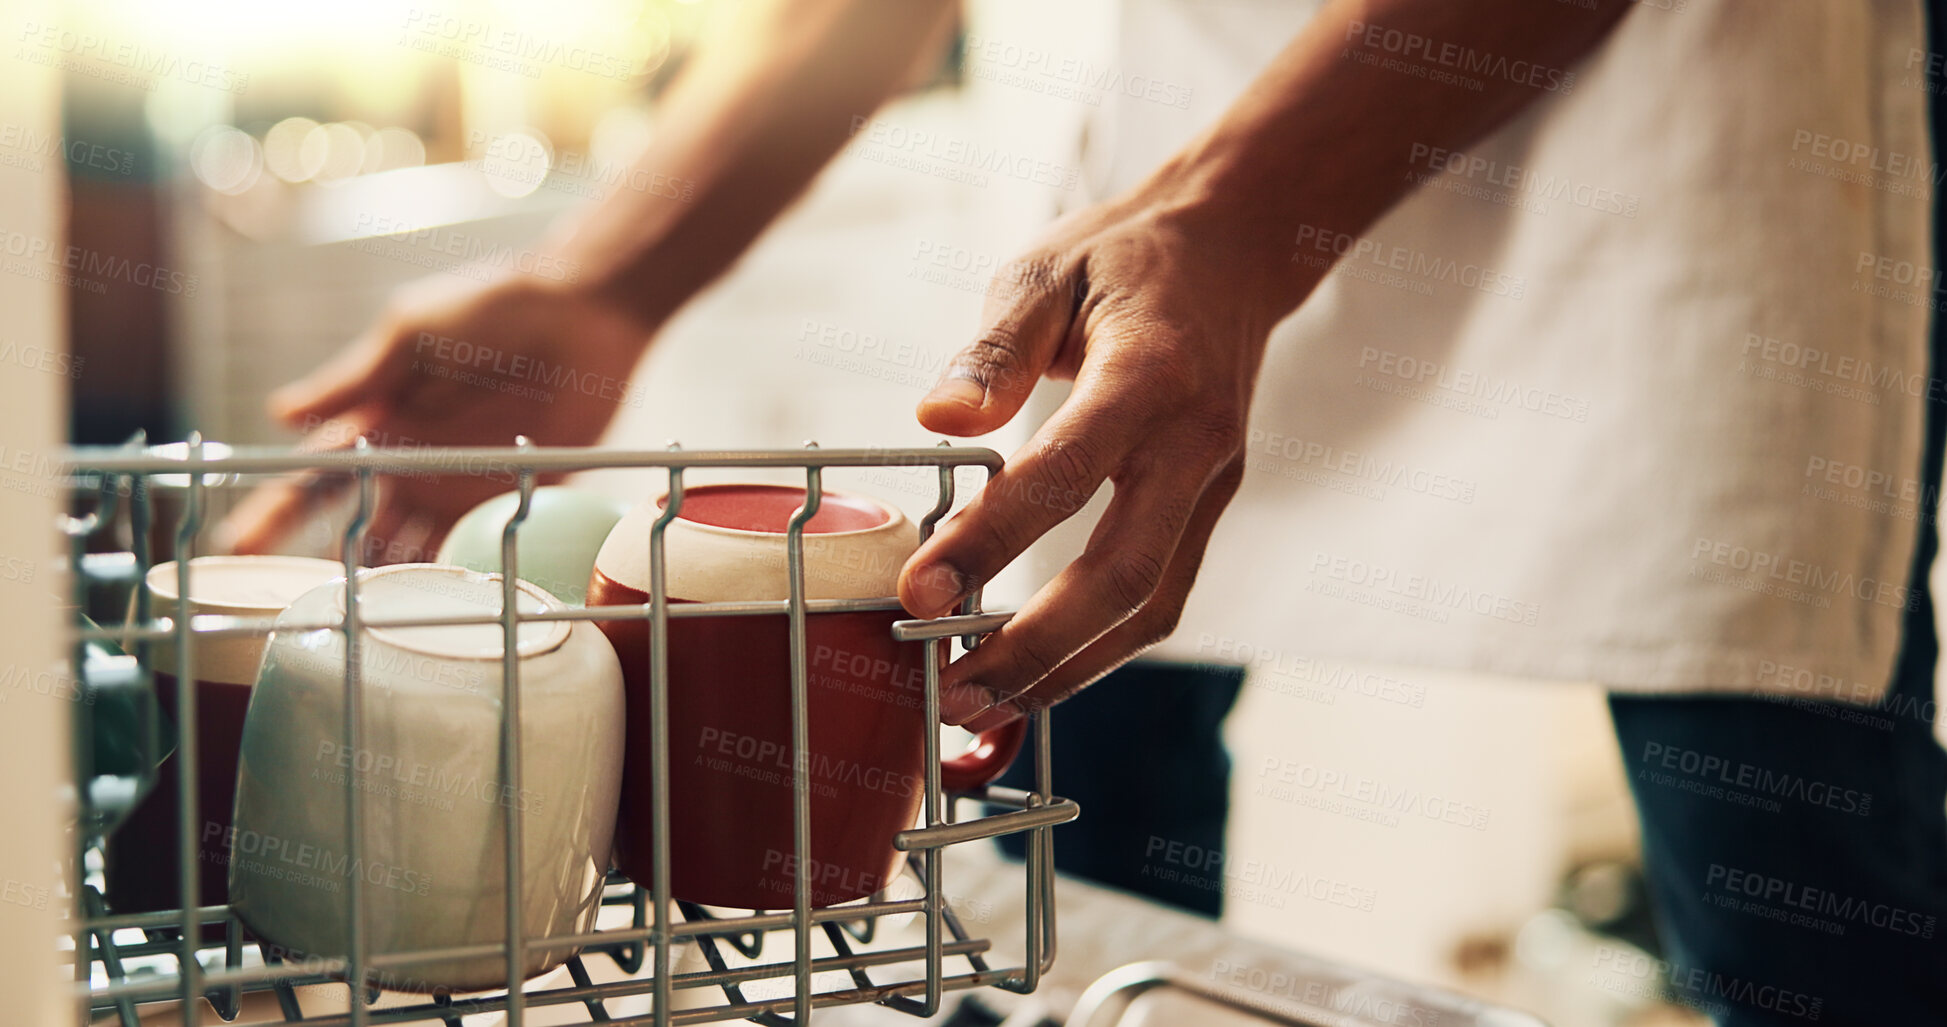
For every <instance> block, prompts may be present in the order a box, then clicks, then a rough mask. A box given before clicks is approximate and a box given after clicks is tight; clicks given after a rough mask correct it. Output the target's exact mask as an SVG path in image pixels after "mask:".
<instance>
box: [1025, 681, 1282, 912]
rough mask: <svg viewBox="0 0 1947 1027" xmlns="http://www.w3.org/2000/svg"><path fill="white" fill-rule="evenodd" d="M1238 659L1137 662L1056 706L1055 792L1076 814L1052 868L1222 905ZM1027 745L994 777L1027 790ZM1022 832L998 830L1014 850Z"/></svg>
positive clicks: (1058, 836)
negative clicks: (1228, 732)
mask: <svg viewBox="0 0 1947 1027" xmlns="http://www.w3.org/2000/svg"><path fill="white" fill-rule="evenodd" d="M1243 681H1244V672H1243V669H1242V668H1237V667H1219V666H1206V665H1203V664H1190V663H1163V662H1153V661H1139V662H1136V663H1131V664H1129V665H1127V666H1125V667H1123V668H1121V669H1119V670H1117V671H1115V672H1114V673H1112V674H1110V675H1109V676H1108V677H1105V678H1103V679H1102V680H1100V681H1098V682H1096V683H1095V684H1093V685H1091V686H1089V688H1088V689H1087V690H1085V691H1083V692H1082V693H1081V694H1079V695H1077V696H1075V697H1074V698H1073V699H1070V700H1068V701H1067V702H1064V703H1062V704H1061V705H1060V706H1057V707H1055V710H1054V714H1053V716H1054V720H1053V724H1054V731H1053V742H1054V753H1053V759H1054V771H1055V784H1056V789H1055V791H1056V794H1059V795H1062V796H1066V797H1067V798H1070V799H1074V800H1075V802H1076V803H1077V804H1078V805H1079V806H1081V809H1082V812H1081V816H1080V817H1078V818H1077V819H1076V820H1075V822H1074V823H1072V824H1068V825H1065V826H1063V827H1060V828H1057V829H1056V830H1055V831H1054V844H1055V866H1056V867H1057V868H1058V869H1060V870H1061V871H1063V872H1064V873H1070V874H1074V875H1076V876H1079V877H1085V878H1088V879H1089V880H1092V881H1096V882H1098V883H1101V884H1106V885H1108V886H1110V887H1112V888H1120V889H1122V890H1124V891H1129V892H1134V893H1136V894H1138V895H1142V896H1144V897H1147V898H1151V899H1155V900H1157V901H1159V902H1165V903H1168V904H1170V905H1174V906H1178V907H1181V908H1183V909H1187V910H1189V911H1190V912H1193V913H1202V914H1204V915H1205V916H1213V917H1214V916H1216V915H1217V914H1218V913H1219V912H1221V911H1222V909H1223V899H1224V896H1223V891H1222V889H1221V887H1220V886H1219V885H1217V884H1215V883H1213V882H1218V881H1221V880H1222V878H1223V875H1222V864H1221V862H1217V863H1212V862H1211V859H1212V857H1214V856H1217V855H1218V854H1221V853H1222V852H1223V849H1224V820H1225V817H1226V816H1227V815H1228V814H1229V812H1230V754H1229V753H1228V752H1227V751H1225V749H1224V742H1223V734H1222V731H1223V722H1224V715H1225V714H1227V713H1229V712H1230V707H1231V704H1232V703H1234V702H1236V700H1237V690H1238V687H1239V686H1240V685H1242V684H1243ZM1033 768H1034V762H1033V760H1031V759H1029V758H1028V756H1027V754H1023V755H1022V757H1021V758H1020V759H1018V760H1016V761H1015V763H1014V766H1013V767H1011V768H1009V770H1008V772H1007V773H1006V774H1005V775H1003V776H1002V777H1001V780H1000V782H999V783H1001V784H1003V785H1006V786H1008V787H1010V788H1023V789H1031V788H1033V787H1034V779H1033ZM1025 844H1026V842H1025V837H1024V836H1022V835H1011V836H1009V837H1006V838H1002V839H1001V848H1002V849H1003V850H1004V851H1006V852H1007V853H1008V854H1010V855H1012V856H1014V857H1016V858H1020V857H1021V856H1022V855H1023V853H1024V851H1025V848H1024V847H1025Z"/></svg>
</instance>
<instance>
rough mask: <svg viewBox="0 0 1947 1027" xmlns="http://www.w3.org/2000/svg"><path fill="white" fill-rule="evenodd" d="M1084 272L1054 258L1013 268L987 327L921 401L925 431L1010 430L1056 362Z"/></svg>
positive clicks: (994, 291)
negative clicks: (1004, 427) (1009, 424)
mask: <svg viewBox="0 0 1947 1027" xmlns="http://www.w3.org/2000/svg"><path fill="white" fill-rule="evenodd" d="M1081 281H1082V270H1081V268H1080V266H1079V265H1068V266H1066V267H1064V266H1063V265H1062V264H1061V263H1059V258H1057V257H1055V256H1053V255H1051V254H1040V255H1030V256H1028V257H1024V258H1022V259H1021V260H1018V261H1015V262H1014V263H1013V264H1010V265H1009V266H1008V268H1007V269H1006V270H1004V271H1002V272H1000V273H999V274H997V275H995V276H994V279H993V281H992V282H991V283H990V291H989V293H988V302H987V309H986V310H985V311H984V312H983V314H982V318H981V320H982V322H983V324H984V327H983V328H982V329H981V333H980V337H979V338H977V339H975V340H974V342H973V344H972V345H970V346H968V347H967V348H966V349H963V350H961V351H960V352H959V353H958V354H957V355H956V356H955V357H954V358H953V362H952V363H951V364H950V365H949V366H948V367H947V370H946V372H945V373H944V374H942V375H941V376H940V381H939V384H937V385H935V386H933V391H932V392H929V393H927V395H926V398H924V399H922V400H920V401H919V410H918V415H919V423H920V424H922V425H924V426H925V427H926V429H927V430H928V431H934V432H939V433H940V434H942V435H960V436H966V435H984V434H986V433H988V432H990V431H993V430H995V429H996V428H999V427H1000V426H1001V425H1003V424H1006V423H1007V422H1008V420H1009V419H1010V418H1012V417H1013V416H1014V415H1015V413H1016V412H1018V411H1019V410H1020V409H1021V404H1023V403H1025V402H1027V398H1028V394H1029V393H1031V392H1033V391H1034V385H1035V383H1036V382H1037V381H1040V380H1041V374H1042V372H1043V371H1045V370H1046V369H1047V367H1048V365H1049V364H1050V363H1051V362H1052V361H1053V360H1054V356H1055V353H1056V352H1057V351H1058V350H1060V348H1061V345H1062V341H1063V340H1064V339H1065V338H1067V336H1068V332H1069V329H1070V326H1071V325H1072V323H1073V321H1074V316H1075V305H1076V297H1077V296H1078V295H1080V294H1081V292H1082V285H1081Z"/></svg>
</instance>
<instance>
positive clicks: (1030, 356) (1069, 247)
mask: <svg viewBox="0 0 1947 1027" xmlns="http://www.w3.org/2000/svg"><path fill="white" fill-rule="evenodd" d="M1193 192H1194V190H1190V189H1183V188H1179V187H1175V186H1154V185H1152V186H1146V187H1145V188H1144V189H1141V190H1138V192H1137V194H1136V195H1135V196H1133V197H1131V198H1128V199H1125V200H1121V201H1117V202H1115V203H1112V204H1108V205H1104V206H1099V207H1095V208H1091V209H1087V210H1083V211H1080V212H1077V213H1076V214H1074V215H1072V216H1070V217H1068V218H1065V219H1063V220H1062V221H1060V222H1058V223H1057V224H1056V225H1055V226H1053V228H1052V229H1051V230H1050V231H1049V233H1048V234H1047V235H1046V236H1045V237H1044V239H1043V240H1042V241H1041V242H1040V244H1039V245H1037V246H1035V247H1034V248H1033V249H1032V250H1030V252H1029V253H1028V254H1027V255H1026V256H1024V257H1022V258H1020V259H1019V260H1017V261H1016V262H1014V264H1013V265H1011V266H1010V268H1009V269H1007V270H1006V271H1004V272H1003V273H1002V275H1001V276H999V277H997V279H996V282H995V288H994V290H993V291H992V292H991V293H990V298H989V302H988V305H987V309H986V310H985V312H984V314H983V318H982V320H983V324H984V326H983V329H982V331H981V334H980V337H979V339H978V340H977V341H975V342H974V344H973V345H971V346H969V347H967V348H966V349H965V350H963V351H962V352H961V353H960V354H959V355H958V356H957V357H956V358H955V359H954V361H953V363H952V364H951V366H950V367H949V368H948V370H947V372H946V374H945V375H944V376H943V377H942V379H941V381H940V383H939V384H938V385H936V386H935V387H934V389H933V391H932V392H931V393H930V394H928V395H927V397H926V398H925V399H924V400H922V401H921V403H920V406H919V419H920V422H921V423H922V424H924V425H925V426H926V427H927V428H928V429H930V430H933V431H937V432H941V433H943V434H947V435H960V436H966V435H978V434H982V433H985V432H989V431H993V430H994V429H996V428H998V427H1000V426H1001V425H1002V424H1004V423H1006V422H1007V421H1008V420H1009V419H1010V418H1012V417H1013V416H1014V414H1015V413H1016V412H1017V411H1018V410H1020V408H1021V405H1022V403H1023V402H1024V401H1025V400H1026V399H1027V396H1028V393H1029V392H1030V391H1031V390H1032V389H1033V387H1034V384H1035V382H1036V380H1037V379H1039V378H1040V377H1041V376H1042V375H1048V376H1050V377H1056V378H1072V379H1073V380H1074V382H1075V385H1074V389H1073V391H1072V392H1071V394H1070V395H1069V397H1068V398H1067V400H1066V401H1065V402H1064V403H1063V404H1062V406H1061V408H1060V410H1058V411H1057V412H1056V413H1055V415H1054V416H1053V417H1051V418H1049V420H1048V421H1047V423H1045V424H1044V425H1042V426H1041V429H1040V430H1039V431H1038V432H1036V433H1035V435H1034V437H1033V438H1032V439H1031V440H1029V442H1028V443H1027V444H1026V445H1025V446H1023V447H1022V448H1021V449H1020V450H1019V451H1018V452H1016V453H1015V454H1014V456H1013V457H1012V458H1010V459H1009V460H1008V462H1007V466H1006V467H1005V469H1003V470H1002V471H1000V472H999V473H997V474H996V475H995V476H994V477H993V479H992V480H991V481H990V482H988V484H987V485H986V487H985V488H983V489H982V490H981V492H980V493H979V495H977V496H976V497H975V498H974V499H973V500H972V502H970V503H969V504H968V505H967V506H966V507H965V508H964V509H962V510H961V511H960V512H959V513H958V514H956V515H955V516H954V517H952V518H951V519H949V520H947V521H945V522H943V523H942V524H941V525H940V526H939V528H938V530H937V531H936V532H935V533H934V534H933V536H932V537H931V538H930V539H928V540H927V542H926V543H925V544H924V545H922V546H921V547H920V548H919V550H918V552H916V553H915V554H914V555H913V557H912V558H911V560H909V561H908V562H907V564H906V566H905V568H904V570H903V572H902V574H901V578H900V600H901V602H902V603H903V604H904V605H905V607H906V609H907V610H908V611H910V612H911V613H913V614H914V615H915V616H920V617H937V616H940V615H942V614H945V613H948V612H950V611H951V610H952V609H953V607H954V605H955V604H956V603H958V602H959V600H960V599H962V598H963V597H964V596H966V595H967V594H968V593H969V592H971V591H972V590H973V589H974V588H976V587H978V586H979V585H981V584H982V583H984V582H986V581H987V580H988V579H990V578H992V577H993V576H994V574H995V573H996V572H998V571H999V570H1000V569H1001V568H1002V567H1004V566H1006V564H1007V563H1008V562H1009V561H1011V560H1013V559H1014V558H1015V557H1016V556H1018V555H1020V554H1021V552H1022V551H1023V550H1024V549H1026V548H1027V546H1028V545H1029V544H1030V543H1031V542H1033V541H1034V540H1035V539H1037V538H1039V537H1040V536H1041V535H1042V534H1044V533H1046V532H1047V531H1048V530H1049V529H1050V528H1052V527H1053V526H1054V525H1056V524H1057V523H1059V522H1061V521H1063V520H1065V519H1067V518H1068V517H1069V516H1071V515H1073V514H1074V513H1075V512H1076V511H1078V510H1080V509H1081V508H1082V506H1083V504H1085V503H1086V502H1088V500H1089V498H1090V497H1091V496H1093V495H1094V494H1095V492H1096V491H1097V490H1098V489H1099V488H1100V487H1101V486H1102V484H1103V482H1105V481H1108V482H1113V483H1114V499H1113V500H1112V501H1111V502H1110V504H1109V506H1108V509H1107V511H1106V512H1105V513H1104V514H1103V516H1102V520H1101V523H1100V524H1099V525H1098V526H1097V527H1096V529H1095V531H1094V533H1093V535H1092V536H1091V537H1090V539H1089V541H1088V545H1087V547H1086V549H1085V551H1084V552H1083V553H1082V554H1081V556H1080V557H1079V558H1077V559H1076V560H1075V561H1074V563H1072V564H1070V565H1069V566H1068V567H1067V568H1066V569H1065V570H1063V571H1062V572H1061V574H1059V575H1058V576H1057V577H1056V578H1055V580H1054V581H1052V582H1051V583H1049V584H1048V585H1047V586H1046V587H1045V588H1043V589H1042V590H1041V591H1040V592H1038V593H1037V594H1036V595H1035V596H1034V597H1033V598H1032V599H1030V600H1029V601H1028V603H1027V604H1026V605H1025V606H1023V607H1022V608H1021V611H1020V613H1019V614H1018V615H1017V616H1016V617H1015V618H1014V619H1013V620H1012V621H1011V622H1010V623H1008V624H1007V625H1006V626H1005V627H1003V628H1001V629H1000V630H999V631H997V632H995V633H993V634H992V635H990V636H989V637H988V638H987V639H986V641H985V642H984V643H983V644H982V645H981V646H980V647H979V648H977V649H975V650H974V651H972V652H970V653H968V654H967V655H966V656H964V657H963V658H961V659H960V660H958V661H955V662H954V663H952V664H951V665H949V667H948V668H947V670H946V672H945V673H944V675H943V676H942V678H941V693H940V698H941V716H942V719H944V720H946V721H947V722H949V723H955V724H964V725H966V726H968V727H969V728H972V729H974V730H985V729H987V728H990V727H993V726H995V725H997V724H1000V723H1003V722H1005V721H1007V720H1009V719H1012V718H1013V717H1015V716H1018V715H1020V714H1022V713H1026V712H1031V711H1033V710H1035V709H1040V708H1043V707H1045V706H1047V705H1050V704H1053V703H1055V702H1059V701H1060V700H1062V699H1064V698H1066V697H1067V696H1069V695H1071V694H1073V693H1075V692H1076V691H1079V690H1080V689H1081V688H1083V687H1084V686H1086V685H1088V684H1089V683H1090V682H1092V681H1094V680H1095V679H1097V678H1099V677H1101V676H1102V675H1104V674H1106V673H1108V672H1109V671H1110V670H1113V669H1114V668H1116V667H1117V666H1120V665H1121V664H1122V663H1124V662H1126V661H1127V660H1129V659H1130V658H1131V657H1133V656H1135V655H1136V654H1137V653H1139V652H1141V651H1142V650H1143V649H1146V648H1148V647H1149V646H1151V645H1154V644H1155V643H1157V642H1159V641H1161V640H1162V639H1163V638H1165V637H1167V636H1168V635H1169V634H1170V632H1171V631H1172V630H1174V629H1175V627H1176V622H1177V619H1178V617H1180V616H1181V613H1182V609H1183V603H1184V600H1185V598H1186V597H1187V595H1188V594H1189V591H1190V586H1191V584H1192V583H1193V582H1194V581H1195V579H1196V573H1197V567H1198V565H1199V564H1200V563H1201V562H1202V560H1203V552H1204V548H1205V545H1206V544H1207V543H1208V542H1209V539H1210V534H1211V531H1212V530H1213V529H1214V528H1215V527H1216V524H1217V518H1218V516H1219V515H1220V514H1221V513H1222V512H1223V509H1224V507H1225V506H1226V505H1227V504H1228V503H1229V502H1230V499H1231V497H1232V495H1234V494H1235V493H1236V490H1237V487H1238V484H1239V482H1240V481H1241V480H1242V477H1243V449H1242V446H1243V440H1244V425H1245V417H1246V414H1247V412H1248V410H1249V408H1250V399H1251V393H1252V390H1253V388H1254V386H1255V383H1256V378H1257V372H1258V367H1259V364H1260V362H1261V359H1262V355H1263V351H1264V345H1265V341H1266V338H1267V336H1268V335H1269V334H1270V330H1271V327H1272V325H1274V324H1276V322H1277V321H1278V319H1279V318H1281V317H1282V316H1283V315H1284V314H1285V313H1287V312H1289V311H1290V310H1291V309H1293V308H1295V307H1296V306H1297V305H1298V303H1299V302H1300V301H1301V300H1302V299H1303V298H1304V296H1305V295H1307V294H1308V293H1309V292H1310V290H1311V288H1312V287H1313V286H1314V285H1315V284H1316V282H1317V278H1318V276H1317V273H1316V272H1313V271H1308V270H1306V269H1305V268H1304V267H1303V266H1302V265H1297V264H1293V263H1292V262H1291V259H1290V245H1289V241H1288V240H1289V235H1288V233H1287V232H1285V231H1284V230H1283V229H1282V228H1281V227H1273V226H1271V225H1269V224H1266V223H1263V222H1264V221H1265V220H1266V219H1263V218H1253V217H1252V215H1251V212H1250V211H1248V210H1237V209H1226V207H1225V205H1224V204H1221V203H1218V202H1215V201H1211V200H1207V199H1189V200H1186V199H1183V198H1182V197H1184V196H1185V195H1186V194H1188V193H1193Z"/></svg>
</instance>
